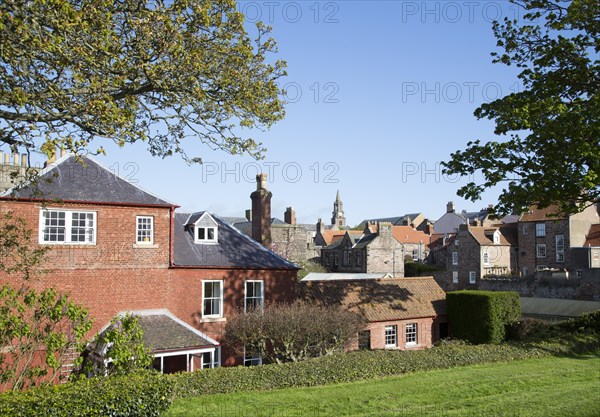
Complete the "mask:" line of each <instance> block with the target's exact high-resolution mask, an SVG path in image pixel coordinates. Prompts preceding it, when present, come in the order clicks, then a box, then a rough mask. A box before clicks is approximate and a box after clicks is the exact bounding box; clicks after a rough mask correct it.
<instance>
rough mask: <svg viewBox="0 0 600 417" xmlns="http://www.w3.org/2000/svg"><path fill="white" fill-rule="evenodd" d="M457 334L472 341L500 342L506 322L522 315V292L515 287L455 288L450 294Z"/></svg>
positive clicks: (452, 323)
mask: <svg viewBox="0 0 600 417" xmlns="http://www.w3.org/2000/svg"><path fill="white" fill-rule="evenodd" d="M446 305H447V309H448V322H449V323H450V333H451V335H452V336H453V337H455V338H458V339H463V340H467V341H469V342H471V343H500V342H502V341H503V340H505V339H506V326H507V325H509V324H511V323H513V322H515V321H516V320H518V319H519V317H520V316H521V303H520V301H519V294H518V293H516V292H513V291H468V290H464V291H453V292H449V293H448V294H446Z"/></svg>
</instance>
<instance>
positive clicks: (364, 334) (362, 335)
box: [357, 329, 371, 350]
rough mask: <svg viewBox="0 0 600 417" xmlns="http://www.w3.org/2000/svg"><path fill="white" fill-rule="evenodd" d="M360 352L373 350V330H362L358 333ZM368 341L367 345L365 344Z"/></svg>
mask: <svg viewBox="0 0 600 417" xmlns="http://www.w3.org/2000/svg"><path fill="white" fill-rule="evenodd" d="M357 341H358V350H371V330H369V329H366V330H360V331H359V332H358V333H357ZM365 341H366V343H364V342H365Z"/></svg>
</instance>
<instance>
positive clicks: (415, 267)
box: [404, 259, 441, 277]
mask: <svg viewBox="0 0 600 417" xmlns="http://www.w3.org/2000/svg"><path fill="white" fill-rule="evenodd" d="M436 271H441V268H439V267H437V266H435V265H429V264H421V263H418V262H413V261H412V259H411V260H410V261H409V262H405V263H404V276H405V277H422V276H426V275H427V276H429V275H431V274H432V273H433V272H436Z"/></svg>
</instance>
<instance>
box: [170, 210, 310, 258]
mask: <svg viewBox="0 0 600 417" xmlns="http://www.w3.org/2000/svg"><path fill="white" fill-rule="evenodd" d="M204 213H205V212H204V211H201V212H197V213H191V214H190V213H175V219H174V229H175V230H174V236H173V251H174V260H173V261H174V262H173V263H174V266H176V267H177V266H189V267H206V268H209V267H216V268H249V269H299V268H298V267H297V266H296V265H295V264H293V263H291V262H289V261H287V260H286V259H284V258H283V257H281V256H279V255H277V254H276V253H274V252H271V251H270V250H268V249H266V248H265V247H263V246H262V245H261V244H259V243H258V242H256V241H254V240H252V239H251V238H250V237H248V236H246V235H245V234H243V233H242V232H240V231H239V230H237V229H236V228H235V227H233V226H230V225H229V224H227V222H225V221H224V220H223V219H221V218H220V217H218V216H216V215H213V214H211V216H212V218H213V219H214V220H215V221H216V222H217V226H218V233H217V240H218V243H217V244H216V245H215V244H199V243H194V236H193V230H192V228H191V227H188V226H186V225H188V224H190V223H192V220H193V219H196V220H197V219H198V218H200V216H202V215H203V214H204Z"/></svg>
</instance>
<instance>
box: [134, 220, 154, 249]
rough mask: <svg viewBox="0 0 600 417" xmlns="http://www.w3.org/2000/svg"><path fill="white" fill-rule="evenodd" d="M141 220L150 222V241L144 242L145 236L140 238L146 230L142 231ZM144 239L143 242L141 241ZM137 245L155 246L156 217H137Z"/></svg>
mask: <svg viewBox="0 0 600 417" xmlns="http://www.w3.org/2000/svg"><path fill="white" fill-rule="evenodd" d="M140 220H150V229H149V231H150V239H149V240H144V239H145V236H140V232H145V231H146V229H140ZM140 237H142V240H140ZM135 243H136V244H138V245H153V244H154V216H146V215H140V216H135Z"/></svg>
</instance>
